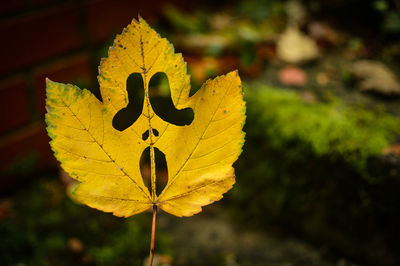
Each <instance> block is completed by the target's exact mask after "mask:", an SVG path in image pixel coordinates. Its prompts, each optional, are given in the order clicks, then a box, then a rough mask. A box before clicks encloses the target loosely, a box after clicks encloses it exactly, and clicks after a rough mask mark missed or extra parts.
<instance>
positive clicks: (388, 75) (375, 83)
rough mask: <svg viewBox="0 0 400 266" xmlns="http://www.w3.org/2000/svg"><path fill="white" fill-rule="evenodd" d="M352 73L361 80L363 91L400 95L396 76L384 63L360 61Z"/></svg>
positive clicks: (354, 66)
mask: <svg viewBox="0 0 400 266" xmlns="http://www.w3.org/2000/svg"><path fill="white" fill-rule="evenodd" d="M352 72H353V74H354V76H355V77H356V78H357V79H359V80H360V84H359V85H360V89H361V90H362V91H373V92H376V93H380V94H383V95H388V96H390V95H397V96H399V95H400V84H399V81H398V80H397V78H396V76H395V74H394V73H393V72H392V71H391V70H390V69H389V68H388V67H387V66H386V65H384V64H383V63H381V62H378V61H373V60H359V61H357V62H355V63H354V64H353V67H352Z"/></svg>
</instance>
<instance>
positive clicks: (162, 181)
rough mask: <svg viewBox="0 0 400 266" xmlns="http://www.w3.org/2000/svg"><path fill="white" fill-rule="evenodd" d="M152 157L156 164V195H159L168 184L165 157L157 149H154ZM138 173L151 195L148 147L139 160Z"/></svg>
mask: <svg viewBox="0 0 400 266" xmlns="http://www.w3.org/2000/svg"><path fill="white" fill-rule="evenodd" d="M154 157H155V164H156V194H157V195H160V193H161V192H162V191H163V189H164V187H165V185H166V184H167V182H168V167H167V161H166V160H165V155H164V153H162V152H161V151H160V150H159V149H157V148H154ZM140 173H141V174H142V178H143V182H144V184H145V185H146V187H147V188H148V189H149V191H150V193H151V164H150V147H147V148H146V149H145V150H144V151H143V153H142V156H141V158H140Z"/></svg>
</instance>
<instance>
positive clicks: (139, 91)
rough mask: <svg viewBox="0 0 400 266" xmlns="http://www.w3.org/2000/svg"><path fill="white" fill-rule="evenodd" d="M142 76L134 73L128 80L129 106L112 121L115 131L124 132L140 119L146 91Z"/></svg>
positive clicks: (120, 111)
mask: <svg viewBox="0 0 400 266" xmlns="http://www.w3.org/2000/svg"><path fill="white" fill-rule="evenodd" d="M143 88H144V87H143V79H142V75H140V74H139V73H132V74H131V75H129V77H128V78H127V80H126V90H127V93H128V99H126V100H127V101H128V105H127V106H126V107H125V108H123V109H121V110H119V111H118V112H117V113H116V114H115V116H114V118H113V121H112V125H113V127H114V128H115V129H117V130H119V131H123V130H125V129H127V128H128V127H130V126H131V125H132V124H133V123H135V121H136V120H137V119H138V118H139V116H140V114H141V113H142V109H143V99H144V89H143Z"/></svg>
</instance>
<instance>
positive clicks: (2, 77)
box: [0, 0, 193, 189]
mask: <svg viewBox="0 0 400 266" xmlns="http://www.w3.org/2000/svg"><path fill="white" fill-rule="evenodd" d="M165 2H166V1H162V0H146V1H137V0H130V1H129V0H114V1H113V0H86V1H84V0H81V1H78V0H70V1H65V0H64V1H61V0H29V1H26V0H13V1H5V2H3V3H2V4H1V5H0V36H1V38H2V41H1V42H0V51H1V63H0V116H1V123H0V178H1V179H0V189H1V188H4V187H5V186H6V185H7V183H8V182H7V177H10V176H13V175H18V174H23V173H25V174H26V173H32V172H35V171H37V170H39V169H46V168H48V167H55V166H57V162H56V161H55V159H54V158H53V155H52V152H51V150H50V146H49V144H48V142H49V138H48V136H47V134H46V130H45V124H44V113H45V105H44V102H45V78H46V77H48V78H50V79H52V80H54V81H59V82H68V83H75V84H77V85H85V86H89V87H93V88H96V87H98V85H97V82H96V75H97V65H98V64H99V61H98V59H99V54H101V52H100V51H103V50H104V49H103V50H102V47H104V45H105V43H109V42H110V41H111V40H112V39H113V38H114V36H115V34H117V33H119V32H121V31H122V29H123V27H125V26H126V25H127V24H129V23H130V21H131V20H132V18H137V15H138V14H140V15H141V16H142V17H144V18H145V19H146V20H148V21H149V22H150V23H151V24H153V23H154V22H155V21H156V20H157V18H158V17H159V15H160V13H161V12H162V8H163V6H164V5H165V4H166V3H165ZM189 2H191V3H189ZM168 4H175V5H178V6H179V7H181V8H188V7H189V8H190V6H189V5H192V4H193V3H192V1H179V0H177V1H169V3H168ZM26 168H28V169H26ZM24 171H25V172H24ZM8 179H9V178H8Z"/></svg>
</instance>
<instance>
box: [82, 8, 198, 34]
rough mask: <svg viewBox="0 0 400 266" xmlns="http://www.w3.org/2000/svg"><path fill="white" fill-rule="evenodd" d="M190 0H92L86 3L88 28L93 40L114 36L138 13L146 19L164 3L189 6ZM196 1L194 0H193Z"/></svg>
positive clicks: (158, 12) (158, 11)
mask: <svg viewBox="0 0 400 266" xmlns="http://www.w3.org/2000/svg"><path fill="white" fill-rule="evenodd" d="M191 2H192V1H182V0H181V1H179V0H175V1H168V3H167V2H166V1H160V0H145V1H132V0H115V1H109V0H92V1H90V2H89V4H88V29H89V33H90V37H91V40H92V41H93V42H98V41H104V40H107V39H109V38H114V35H116V34H119V33H121V32H122V29H123V28H124V27H126V26H127V25H128V24H129V23H131V21H132V19H133V18H136V19H137V18H138V14H140V15H141V16H142V17H143V18H145V19H146V20H151V19H154V18H156V17H157V16H159V15H160V14H161V12H162V10H163V8H164V7H165V6H166V5H168V4H169V5H170V4H174V3H175V4H176V3H179V6H180V7H182V8H187V7H188V6H191V5H192V3H191ZM193 2H196V1H193Z"/></svg>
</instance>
